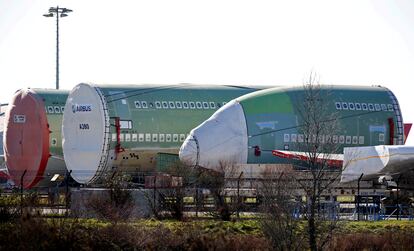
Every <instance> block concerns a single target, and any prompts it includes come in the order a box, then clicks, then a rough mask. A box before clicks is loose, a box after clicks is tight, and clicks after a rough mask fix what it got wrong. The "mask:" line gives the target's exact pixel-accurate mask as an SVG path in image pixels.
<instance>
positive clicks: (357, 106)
mask: <svg viewBox="0 0 414 251" xmlns="http://www.w3.org/2000/svg"><path fill="white" fill-rule="evenodd" d="M355 110H357V111H360V110H361V104H360V103H355Z"/></svg>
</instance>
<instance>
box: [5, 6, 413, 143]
mask: <svg viewBox="0 0 414 251" xmlns="http://www.w3.org/2000/svg"><path fill="white" fill-rule="evenodd" d="M56 5H59V6H60V7H66V8H70V9H73V13H70V15H69V16H68V17H65V18H63V19H62V20H61V22H60V31H61V34H60V35H61V43H60V51H61V53H60V57H61V61H60V71H61V74H60V84H61V88H62V89H71V88H72V87H74V86H75V85H76V84H78V83H80V82H87V81H89V82H96V83H137V84H139V83H159V84H171V83H179V82H190V83H200V84H206V83H209V84H231V85H236V84H250V85H251V84H260V85H263V84H264V85H293V84H302V83H303V80H304V78H305V77H306V76H307V75H308V74H309V72H311V71H314V72H317V73H318V74H319V75H320V79H321V82H322V83H323V84H349V85H383V86H386V87H388V88H390V89H391V90H392V91H393V92H394V93H395V95H396V96H397V98H398V100H399V101H400V105H401V108H402V112H403V116H404V120H405V122H413V121H414V108H412V104H413V102H412V100H413V98H414V92H413V91H412V90H413V89H414V88H413V87H412V85H413V84H414V29H413V27H414V14H413V13H414V1H412V0H405V1H387V0H383V1H381V0H373V1H368V0H366V1H364V0H357V1H350V0H347V1H332V0H330V1H275V0H273V1H260V0H255V1H243V0H236V1H226V0H218V1H216V0H209V1H196V0H178V1H172V0H166V1H157V0H151V1H139V0H131V1H126V0H125V1H120V0H117V1H103V0H87V1H85V0H70V1H69V0H67V1H48V0H18V1H14V0H0V88H1V91H0V102H3V103H4V102H8V100H9V99H10V97H11V95H12V94H13V92H14V91H16V90H17V89H20V88H23V87H50V88H54V86H55V60H56V59H55V53H56V51H55V46H56V44H55V42H56V41H55V39H56V37H55V36H56V34H55V29H56V26H55V19H53V18H45V17H43V16H42V15H43V14H45V13H46V12H47V10H48V9H49V7H51V6H56ZM408 143H409V144H410V145H414V139H413V140H411V139H410V138H409V141H408Z"/></svg>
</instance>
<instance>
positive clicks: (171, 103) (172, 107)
mask: <svg viewBox="0 0 414 251" xmlns="http://www.w3.org/2000/svg"><path fill="white" fill-rule="evenodd" d="M168 103H169V105H170V108H171V109H174V108H175V104H174V102H173V101H170V102H168Z"/></svg>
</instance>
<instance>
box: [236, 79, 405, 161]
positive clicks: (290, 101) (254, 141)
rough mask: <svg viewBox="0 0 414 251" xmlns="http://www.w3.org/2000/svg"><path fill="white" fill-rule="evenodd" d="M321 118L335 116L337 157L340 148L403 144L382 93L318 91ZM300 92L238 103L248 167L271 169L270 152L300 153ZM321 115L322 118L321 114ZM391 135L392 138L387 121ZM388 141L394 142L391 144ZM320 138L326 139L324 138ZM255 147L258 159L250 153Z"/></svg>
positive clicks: (393, 104) (258, 95)
mask: <svg viewBox="0 0 414 251" xmlns="http://www.w3.org/2000/svg"><path fill="white" fill-rule="evenodd" d="M319 95H320V97H321V98H322V99H324V105H325V107H323V108H318V109H320V110H321V116H322V114H335V117H336V118H337V119H338V128H337V132H333V133H332V135H329V136H331V137H336V140H337V143H338V144H339V146H340V147H339V148H337V150H338V152H336V153H338V154H342V153H343V148H344V147H357V146H358V147H359V146H373V145H386V144H394V145H395V144H403V137H404V136H403V124H402V123H403V122H402V117H401V111H400V108H399V106H398V102H397V101H396V98H395V96H394V95H393V94H392V92H391V91H389V90H388V89H386V88H383V87H355V86H322V87H321V88H320V94H319ZM304 98H305V91H304V89H303V87H292V88H274V89H268V90H263V91H258V92H255V93H251V94H248V95H245V96H243V97H241V98H238V99H237V100H238V101H239V102H240V104H241V105H242V107H243V110H244V113H245V117H246V123H247V130H248V136H249V139H248V149H249V150H248V163H274V162H275V161H277V162H285V161H287V160H284V159H278V160H275V158H277V157H275V156H273V155H272V152H271V150H276V149H278V150H289V151H299V150H300V144H303V141H302V140H299V139H303V134H302V133H303V132H301V125H303V123H304V121H303V116H301V115H300V114H301V113H303V111H306V108H304V107H303V104H304V102H303V100H304ZM322 111H323V112H322ZM390 119H392V120H391V121H392V122H393V124H394V125H393V126H392V127H394V129H393V130H394V131H393V132H392V133H391V134H390V124H389V121H390ZM391 135H392V136H393V138H392V139H391ZM322 136H324V135H322ZM300 141H301V142H300ZM255 146H259V147H260V149H261V150H262V151H261V155H260V156H256V155H255V150H254V147H255Z"/></svg>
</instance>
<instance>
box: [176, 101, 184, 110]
mask: <svg viewBox="0 0 414 251" xmlns="http://www.w3.org/2000/svg"><path fill="white" fill-rule="evenodd" d="M175 107H177V109H181V108H183V106H182V105H181V102H180V101H175Z"/></svg>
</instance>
